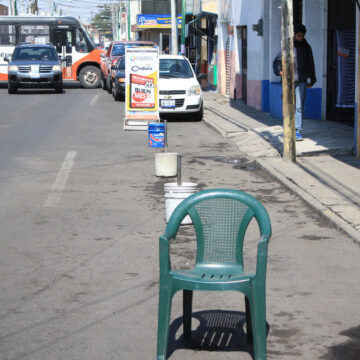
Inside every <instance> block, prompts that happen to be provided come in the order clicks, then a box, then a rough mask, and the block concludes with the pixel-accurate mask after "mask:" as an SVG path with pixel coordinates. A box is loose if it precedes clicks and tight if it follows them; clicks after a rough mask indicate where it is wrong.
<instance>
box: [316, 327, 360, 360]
mask: <svg viewBox="0 0 360 360" xmlns="http://www.w3.org/2000/svg"><path fill="white" fill-rule="evenodd" d="M339 335H342V336H347V337H348V338H349V340H347V341H345V342H343V343H341V344H338V345H334V346H330V347H329V351H328V353H327V354H326V355H324V356H322V357H321V358H320V359H322V360H338V359H344V360H345V359H346V360H358V359H360V326H357V327H353V328H351V329H348V330H345V331H342V332H341V333H340V334H339Z"/></svg>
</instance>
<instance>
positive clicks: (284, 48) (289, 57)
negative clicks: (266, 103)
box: [281, 0, 296, 162]
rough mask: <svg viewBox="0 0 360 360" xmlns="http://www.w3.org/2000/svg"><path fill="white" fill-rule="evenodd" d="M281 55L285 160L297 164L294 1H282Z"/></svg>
mask: <svg viewBox="0 0 360 360" xmlns="http://www.w3.org/2000/svg"><path fill="white" fill-rule="evenodd" d="M281 54H282V59H281V61H282V93H283V99H282V100H283V122H284V150H283V159H284V160H286V161H292V162H295V161H296V145H295V95H294V90H295V87H294V71H295V67H294V28H293V7H292V0H281Z"/></svg>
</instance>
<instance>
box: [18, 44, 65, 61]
mask: <svg viewBox="0 0 360 360" xmlns="http://www.w3.org/2000/svg"><path fill="white" fill-rule="evenodd" d="M14 60H44V61H56V60H58V57H57V54H56V51H55V49H53V48H50V47H41V46H38V47H36V46H32V47H24V48H21V47H19V48H16V49H15V50H14V54H13V56H12V61H14Z"/></svg>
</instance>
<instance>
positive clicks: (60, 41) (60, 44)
mask: <svg viewBox="0 0 360 360" xmlns="http://www.w3.org/2000/svg"><path fill="white" fill-rule="evenodd" d="M52 42H53V44H54V46H55V47H56V51H57V53H58V55H59V56H62V57H63V58H64V59H65V58H66V60H63V61H62V67H63V79H72V54H73V47H74V46H75V30H74V29H59V28H54V29H52Z"/></svg>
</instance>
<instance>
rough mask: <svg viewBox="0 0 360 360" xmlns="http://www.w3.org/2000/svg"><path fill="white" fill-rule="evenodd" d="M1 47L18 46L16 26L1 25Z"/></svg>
mask: <svg viewBox="0 0 360 360" xmlns="http://www.w3.org/2000/svg"><path fill="white" fill-rule="evenodd" d="M0 45H16V29H15V25H0Z"/></svg>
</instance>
